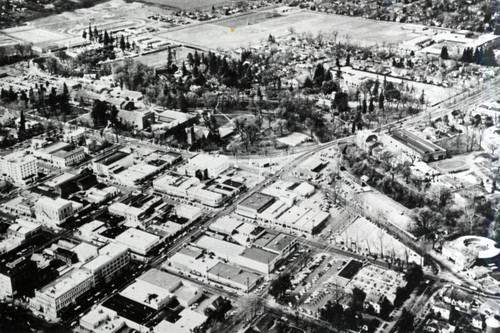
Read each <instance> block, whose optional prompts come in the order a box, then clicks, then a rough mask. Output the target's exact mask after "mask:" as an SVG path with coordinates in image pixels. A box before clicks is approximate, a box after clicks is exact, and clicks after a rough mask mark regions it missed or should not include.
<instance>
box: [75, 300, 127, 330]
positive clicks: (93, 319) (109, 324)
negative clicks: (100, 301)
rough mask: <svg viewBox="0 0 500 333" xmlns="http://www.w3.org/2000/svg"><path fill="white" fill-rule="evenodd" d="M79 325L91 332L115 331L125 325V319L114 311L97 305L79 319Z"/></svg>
mask: <svg viewBox="0 0 500 333" xmlns="http://www.w3.org/2000/svg"><path fill="white" fill-rule="evenodd" d="M80 326H81V327H83V328H84V329H86V330H87V331H89V332H93V333H115V332H118V331H121V329H122V328H124V327H125V326H126V321H125V319H124V318H122V317H120V316H117V315H116V313H115V312H114V311H112V310H110V309H108V308H105V307H103V306H98V307H97V308H96V309H93V310H91V311H90V312H88V313H86V314H85V315H84V316H83V317H82V318H81V319H80Z"/></svg>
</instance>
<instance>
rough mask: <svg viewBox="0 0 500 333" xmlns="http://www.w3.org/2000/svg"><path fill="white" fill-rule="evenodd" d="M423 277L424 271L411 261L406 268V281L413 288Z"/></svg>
mask: <svg viewBox="0 0 500 333" xmlns="http://www.w3.org/2000/svg"><path fill="white" fill-rule="evenodd" d="M423 277H424V272H423V271H422V266H420V265H417V264H415V263H412V264H411V265H410V266H408V268H407V269H406V274H405V280H406V281H407V282H408V286H409V287H410V288H415V287H416V286H418V285H419V284H420V283H421V282H422V279H423Z"/></svg>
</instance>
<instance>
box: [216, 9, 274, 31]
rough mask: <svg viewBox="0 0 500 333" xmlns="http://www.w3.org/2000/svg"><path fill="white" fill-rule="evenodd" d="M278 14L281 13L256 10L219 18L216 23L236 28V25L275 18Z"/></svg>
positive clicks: (240, 25)
mask: <svg viewBox="0 0 500 333" xmlns="http://www.w3.org/2000/svg"><path fill="white" fill-rule="evenodd" d="M280 16H281V15H279V14H278V13H270V12H257V13H250V14H247V15H241V16H238V17H234V18H231V19H228V20H221V21H218V22H217V23H216V24H217V25H221V26H223V27H228V28H238V27H244V26H246V25H252V24H258V23H261V22H264V21H266V20H272V19H276V18H278V17H280Z"/></svg>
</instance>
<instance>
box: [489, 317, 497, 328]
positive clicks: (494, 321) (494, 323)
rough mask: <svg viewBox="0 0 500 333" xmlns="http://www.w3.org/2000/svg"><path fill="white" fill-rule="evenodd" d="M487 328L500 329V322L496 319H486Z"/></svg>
mask: <svg viewBox="0 0 500 333" xmlns="http://www.w3.org/2000/svg"><path fill="white" fill-rule="evenodd" d="M486 326H488V327H491V328H500V321H499V320H498V319H496V318H495V317H489V318H488V319H486Z"/></svg>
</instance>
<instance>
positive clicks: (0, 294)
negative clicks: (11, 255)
mask: <svg viewBox="0 0 500 333" xmlns="http://www.w3.org/2000/svg"><path fill="white" fill-rule="evenodd" d="M36 276H37V265H36V263H35V262H34V261H31V260H30V259H28V258H24V257H21V258H19V259H16V260H14V261H11V262H8V263H5V264H4V263H2V264H0V299H3V298H6V297H15V296H17V295H30V294H31V293H32V292H33V290H34V287H35V284H36V282H37V281H36Z"/></svg>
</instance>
